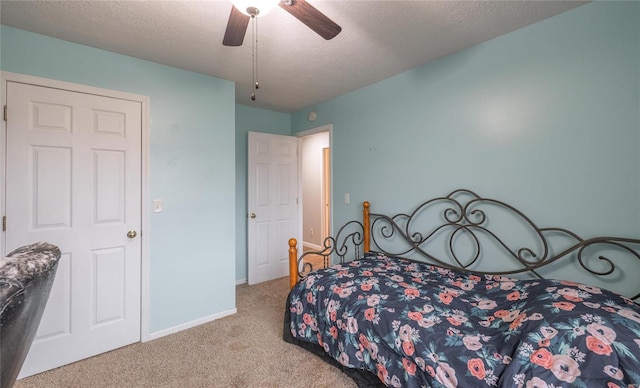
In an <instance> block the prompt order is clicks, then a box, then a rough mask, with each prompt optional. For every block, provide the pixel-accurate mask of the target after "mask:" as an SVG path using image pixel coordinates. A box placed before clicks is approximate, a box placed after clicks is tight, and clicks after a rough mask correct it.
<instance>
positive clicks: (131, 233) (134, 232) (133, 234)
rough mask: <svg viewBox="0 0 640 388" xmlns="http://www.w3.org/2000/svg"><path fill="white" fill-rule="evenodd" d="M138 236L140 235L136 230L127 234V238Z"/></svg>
mask: <svg viewBox="0 0 640 388" xmlns="http://www.w3.org/2000/svg"><path fill="white" fill-rule="evenodd" d="M137 235H138V233H136V231H135V230H130V231H129V232H127V237H129V238H135V237H136V236H137Z"/></svg>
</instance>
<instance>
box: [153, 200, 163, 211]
mask: <svg viewBox="0 0 640 388" xmlns="http://www.w3.org/2000/svg"><path fill="white" fill-rule="evenodd" d="M153 212H154V213H161V212H162V200H161V199H154V200H153Z"/></svg>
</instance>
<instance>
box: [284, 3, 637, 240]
mask: <svg viewBox="0 0 640 388" xmlns="http://www.w3.org/2000/svg"><path fill="white" fill-rule="evenodd" d="M639 93H640V3H638V2H595V3H590V4H587V5H584V6H581V7H579V8H576V9H575V10H572V11H569V12H566V13H563V14H560V15H557V16H556V17H553V18H550V19H547V20H544V21H542V22H539V23H537V24H534V25H531V26H528V27H526V28H523V29H520V30H518V31H515V32H512V33H510V34H507V35H504V36H501V37H498V38H495V39H493V40H491V41H488V42H485V43H483V44H480V45H477V46H475V47H472V48H470V49H467V50H464V51H461V52H459V53H456V54H454V55H450V56H447V57H445V58H442V59H441V60H438V61H436V62H432V63H429V64H427V65H424V66H422V67H419V68H416V69H413V70H410V71H407V72H404V73H402V74H400V75H397V76H395V77H392V78H390V79H387V80H384V81H382V82H379V83H376V84H374V85H371V86H369V87H365V88H362V89H359V90H357V91H354V92H352V93H349V94H346V95H343V96H341V97H337V98H334V99H332V100H329V101H327V102H325V103H322V104H318V105H316V106H311V107H309V108H308V109H304V110H301V111H299V112H296V113H294V114H293V116H292V130H293V133H296V132H299V131H302V130H306V129H308V128H310V126H318V125H322V124H328V123H332V124H333V163H334V167H333V174H334V175H333V182H334V192H333V196H334V198H340V199H341V198H344V193H346V192H349V193H351V204H349V205H347V204H344V203H343V202H341V201H337V200H336V201H334V211H333V216H334V225H341V224H342V223H344V222H345V221H347V220H349V219H357V218H359V217H360V209H361V208H360V206H361V205H360V203H361V202H362V201H363V200H370V201H371V202H372V209H373V210H374V211H376V212H383V213H391V212H393V213H396V212H401V211H409V210H411V209H408V208H407V206H410V205H412V204H417V203H418V202H419V201H420V200H424V199H427V198H430V197H433V196H438V195H443V194H447V193H449V192H450V191H451V190H453V189H455V188H459V187H466V188H470V189H473V190H475V191H477V192H478V193H479V194H481V195H486V196H492V197H494V198H498V199H504V200H507V201H510V202H512V203H513V204H514V205H516V206H518V207H519V208H521V209H523V210H524V211H526V212H527V213H528V214H530V215H531V216H532V217H534V218H535V219H536V220H538V222H539V223H541V224H544V225H562V226H566V227H568V228H572V229H574V230H575V231H576V232H578V233H580V234H584V235H594V234H598V233H601V234H602V233H604V234H611V235H625V236H635V237H638V236H640V113H639V112H640V96H639ZM310 110H314V111H316V112H317V113H318V121H316V122H314V123H313V124H310V123H309V122H308V121H307V114H308V112H309V111H310Z"/></svg>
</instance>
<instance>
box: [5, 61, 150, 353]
mask: <svg viewBox="0 0 640 388" xmlns="http://www.w3.org/2000/svg"><path fill="white" fill-rule="evenodd" d="M0 79H1V81H2V85H1V86H0V89H1V93H2V99H1V101H2V102H1V103H2V107H4V106H5V105H6V104H7V82H9V81H11V82H19V83H24V84H30V85H38V86H44V87H48V88H54V89H62V90H70V91H75V92H80V93H86V94H95V95H100V96H106V97H113V98H118V99H123V100H131V101H136V102H139V103H140V104H141V105H142V150H141V152H142V153H141V156H142V161H141V162H142V164H141V165H142V171H141V172H142V176H141V180H142V182H141V188H142V203H141V205H142V206H141V211H142V214H141V230H140V238H141V252H140V255H141V268H140V270H141V271H140V340H141V341H142V342H146V341H149V340H150V339H151V338H150V335H149V304H150V295H149V291H150V288H149V268H150V258H149V242H150V241H151V239H150V209H151V206H150V203H149V202H150V201H149V177H150V174H149V171H150V170H149V167H150V154H149V150H150V132H149V127H150V123H151V120H150V118H151V115H150V100H149V97H147V96H142V95H138V94H131V93H126V92H120V91H116V90H109V89H102V88H97V87H93V86H87V85H81V84H75V83H70V82H64V81H57V80H52V79H48V78H41V77H35V76H31V75H24V74H18V73H10V72H6V71H2V72H0ZM8 114H11V112H8ZM2 123H3V125H2V133H1V134H0V160H1V161H2V162H1V163H2V168H1V169H0V204H1V205H0V210H1V211H2V215H3V216H4V215H5V214H6V208H5V206H6V204H5V202H6V201H5V198H4V194H5V190H6V187H5V183H6V164H5V162H4V161H5V160H6V153H5V150H6V146H7V144H6V138H7V122H6V121H4V117H2ZM5 236H6V234H5V233H2V238H1V239H0V252H4V250H5V238H6V237H5Z"/></svg>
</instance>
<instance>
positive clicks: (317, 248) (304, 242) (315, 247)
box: [302, 241, 322, 251]
mask: <svg viewBox="0 0 640 388" xmlns="http://www.w3.org/2000/svg"><path fill="white" fill-rule="evenodd" d="M302 246H303V247H305V248H311V249H313V250H314V251H319V250H322V247H321V246H320V245H316V244H313V243H310V242H306V241H303V242H302Z"/></svg>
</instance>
